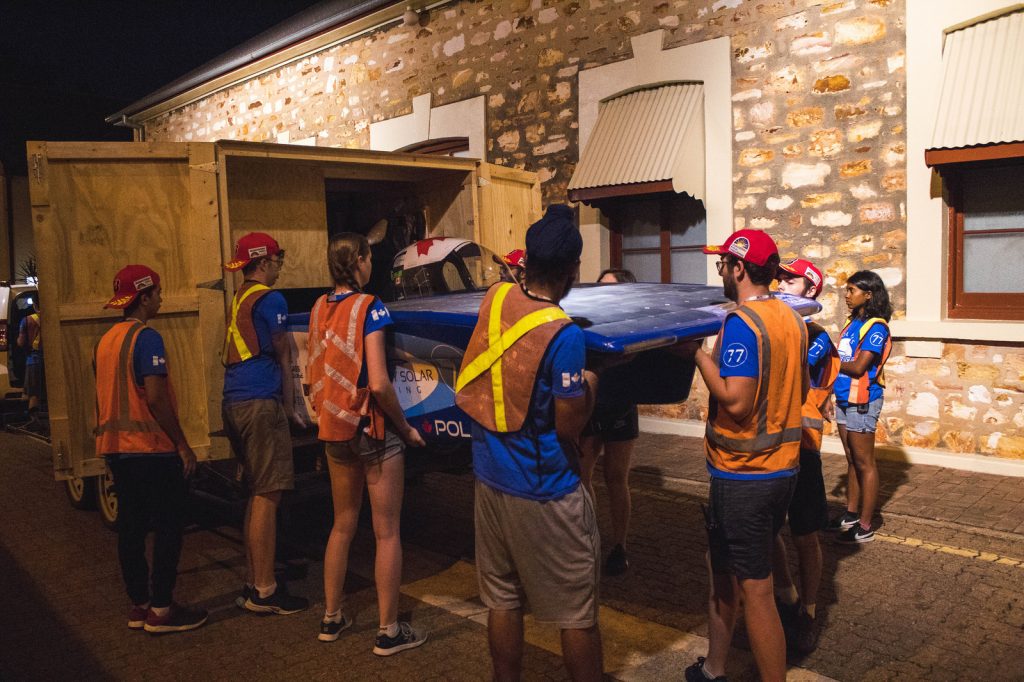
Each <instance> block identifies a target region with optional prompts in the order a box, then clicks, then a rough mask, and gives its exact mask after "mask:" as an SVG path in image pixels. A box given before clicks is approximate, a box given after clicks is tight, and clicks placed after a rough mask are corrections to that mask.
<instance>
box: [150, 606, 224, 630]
mask: <svg viewBox="0 0 1024 682" xmlns="http://www.w3.org/2000/svg"><path fill="white" fill-rule="evenodd" d="M208 615H209V614H207V613H206V609H192V608H188V607H187V606H182V605H180V604H171V608H170V609H169V610H168V611H167V613H165V614H164V615H162V616H158V615H156V614H155V613H153V609H152V608H151V609H150V610H149V613H147V614H146V624H145V625H144V626H143V627H144V628H145V630H146V632H148V633H150V634H152V635H160V634H164V633H168V632H184V631H185V630H195V629H196V628H197V627H199V626H200V625H202V624H203V623H205V622H206V618H207V617H208Z"/></svg>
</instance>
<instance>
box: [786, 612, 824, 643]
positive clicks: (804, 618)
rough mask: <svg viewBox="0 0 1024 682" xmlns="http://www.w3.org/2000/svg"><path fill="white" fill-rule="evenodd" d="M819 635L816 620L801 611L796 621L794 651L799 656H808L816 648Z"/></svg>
mask: <svg viewBox="0 0 1024 682" xmlns="http://www.w3.org/2000/svg"><path fill="white" fill-rule="evenodd" d="M820 635H821V628H819V627H818V619H817V618H811V616H810V614H808V613H807V612H806V611H804V610H803V609H800V614H799V615H798V616H797V620H796V641H795V642H794V647H793V648H794V649H796V651H797V653H799V654H809V653H811V652H812V651H814V650H815V649H817V648H818V637H819V636H820Z"/></svg>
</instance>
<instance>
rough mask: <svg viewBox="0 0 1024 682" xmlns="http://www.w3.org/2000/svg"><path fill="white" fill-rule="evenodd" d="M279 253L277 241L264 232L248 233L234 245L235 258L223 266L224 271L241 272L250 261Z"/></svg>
mask: <svg viewBox="0 0 1024 682" xmlns="http://www.w3.org/2000/svg"><path fill="white" fill-rule="evenodd" d="M279 253H281V247H280V246H278V245H277V241H276V240H275V239H274V238H273V237H271V236H270V235H269V234H266V233H265V232H250V233H249V234H247V235H245V236H244V237H242V238H241V239H239V240H238V243H237V244H235V258H234V260H232V261H231V262H230V263H225V264H224V269H225V270H231V271H232V272H234V271H235V270H241V269H242V268H244V267H245V266H246V265H248V264H249V263H250V262H251V261H253V260H256V259H257V258H263V257H264V256H276V255H277V254H279Z"/></svg>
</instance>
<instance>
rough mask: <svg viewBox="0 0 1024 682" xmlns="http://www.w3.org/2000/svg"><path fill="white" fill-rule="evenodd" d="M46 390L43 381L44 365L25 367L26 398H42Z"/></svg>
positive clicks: (39, 363)
mask: <svg viewBox="0 0 1024 682" xmlns="http://www.w3.org/2000/svg"><path fill="white" fill-rule="evenodd" d="M44 388H45V384H44V380H43V363H42V362H37V363H34V364H31V365H28V364H26V365H25V396H26V397H28V398H33V397H35V398H42V397H43V389H44Z"/></svg>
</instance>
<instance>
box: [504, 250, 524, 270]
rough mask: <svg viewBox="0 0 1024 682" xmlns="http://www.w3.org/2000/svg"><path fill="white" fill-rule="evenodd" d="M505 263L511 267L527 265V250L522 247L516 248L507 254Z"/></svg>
mask: <svg viewBox="0 0 1024 682" xmlns="http://www.w3.org/2000/svg"><path fill="white" fill-rule="evenodd" d="M505 265H507V266H509V267H510V268H525V267H526V252H525V251H523V250H522V249H514V250H512V251H509V252H508V253H506V254H505Z"/></svg>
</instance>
